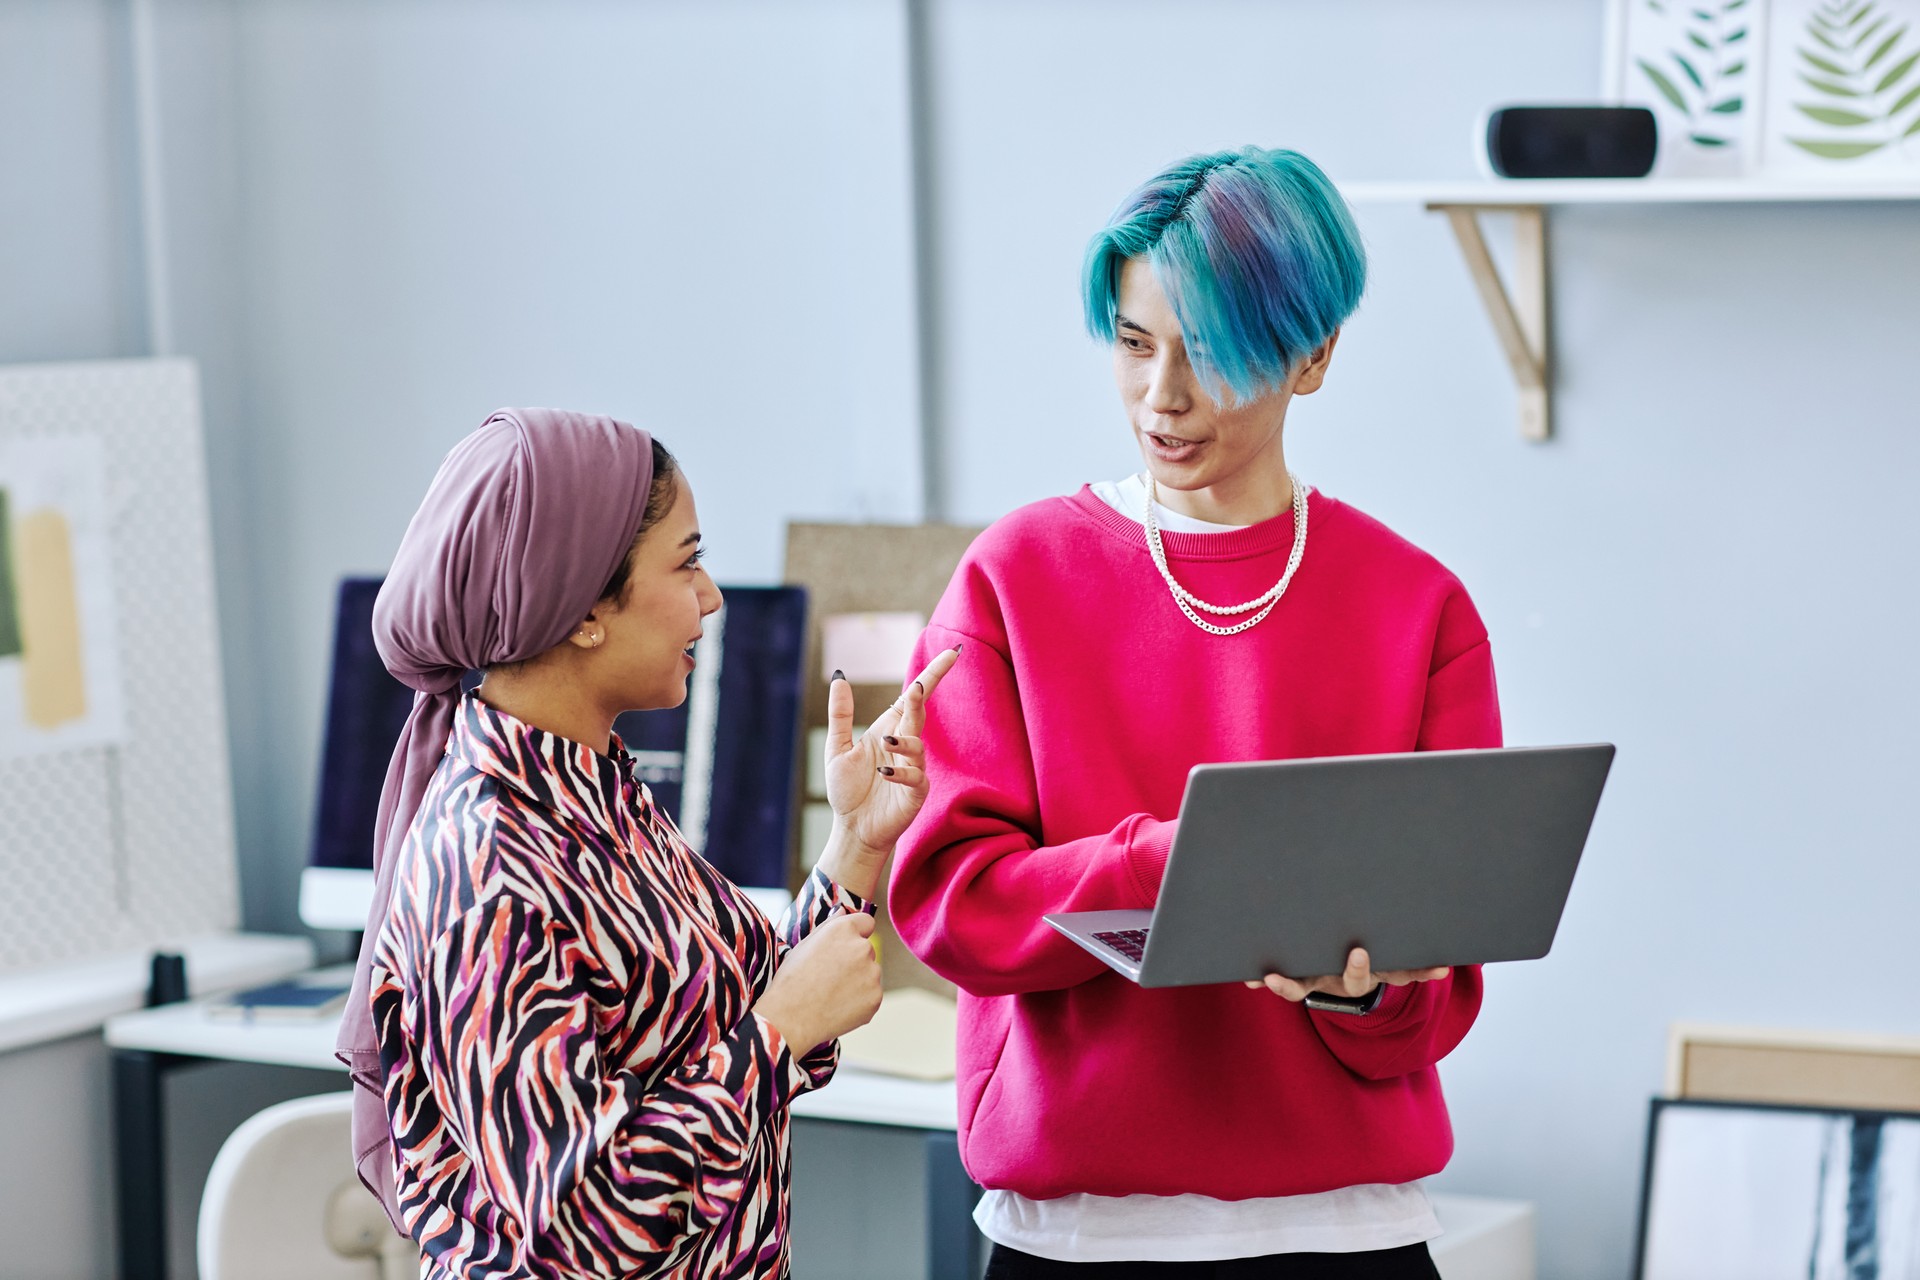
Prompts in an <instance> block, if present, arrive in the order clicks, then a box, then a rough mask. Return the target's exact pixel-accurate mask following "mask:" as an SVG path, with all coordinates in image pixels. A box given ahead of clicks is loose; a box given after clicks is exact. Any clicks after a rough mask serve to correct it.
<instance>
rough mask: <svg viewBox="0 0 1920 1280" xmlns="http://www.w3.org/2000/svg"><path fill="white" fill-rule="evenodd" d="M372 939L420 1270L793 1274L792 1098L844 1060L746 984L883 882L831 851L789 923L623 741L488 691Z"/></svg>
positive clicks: (403, 1182)
mask: <svg viewBox="0 0 1920 1280" xmlns="http://www.w3.org/2000/svg"><path fill="white" fill-rule="evenodd" d="M400 856H401V857H402V859H403V861H401V862H400V864H399V865H397V866H396V867H395V869H394V881H393V901H392V906H391V908H390V910H389V912H388V915H387V919H386V923H385V925H384V926H383V927H382V929H381V931H380V935H379V938H378V942H377V949H376V951H375V955H374V960H373V993H372V1001H373V1015H374V1025H375V1026H376V1027H377V1028H378V1031H379V1040H380V1059H381V1063H382V1065H383V1067H384V1068H385V1071H386V1089H385V1098H386V1109H387V1116H388V1122H389V1124H390V1125H391V1127H392V1132H393V1142H394V1152H395V1163H396V1165H397V1168H396V1171H395V1172H396V1182H397V1187H398V1192H399V1200H400V1205H401V1213H402V1219H403V1221H404V1223H405V1225H406V1228H407V1230H408V1232H409V1233H410V1234H411V1235H412V1236H413V1237H414V1238H415V1239H416V1240H417V1241H419V1243H420V1246H421V1250H422V1253H423V1260H422V1264H421V1274H422V1276H425V1277H430V1278H432V1280H448V1278H451V1277H459V1278H460V1280H480V1278H481V1277H488V1278H491V1277H558V1276H596V1277H600V1276H608V1277H613V1276H649V1277H651V1276H671V1277H675V1278H676V1280H678V1278H680V1277H686V1278H688V1280H693V1278H695V1277H698V1278H700V1280H708V1278H718V1277H723V1276H724V1277H749V1276H752V1277H761V1276H766V1277H780V1276H785V1275H786V1274H787V1246H786V1239H787V1230H786V1225H787V1178H788V1172H789V1168H790V1157H789V1153H788V1146H787V1125H788V1120H787V1104H788V1103H789V1102H790V1101H792V1099H793V1098H794V1097H795V1096H797V1095H798V1094H800V1093H803V1092H805V1091H807V1090H809V1089H813V1088H817V1087H819V1086H820V1085H822V1084H825V1083H826V1082H827V1080H828V1079H830V1078H831V1077H832V1075H833V1069H834V1065H835V1062H836V1055H837V1046H836V1045H834V1044H831V1043H829V1044H828V1045H826V1046H823V1047H822V1048H821V1049H820V1050H819V1051H818V1052H815V1053H813V1054H811V1055H809V1056H807V1057H804V1058H795V1057H794V1055H793V1053H792V1051H791V1050H790V1048H789V1046H787V1045H786V1044H785V1043H784V1042H783V1041H782V1039H781V1038H780V1035H779V1033H778V1032H776V1031H775V1030H774V1029H773V1027H772V1026H771V1025H770V1024H769V1023H767V1022H766V1021H765V1020H764V1019H762V1018H761V1017H759V1015H757V1014H755V1013H753V1012H752V1011H751V1006H752V1004H753V1002H754V1000H755V999H756V998H757V997H758V995H759V993H760V992H761V991H762V990H764V989H765V987H766V985H767V982H768V981H769V979H770V978H771V977H772V975H773V971H774V969H775V967H776V966H777V965H778V964H779V963H780V959H781V957H782V956H783V955H784V954H785V953H786V950H787V949H788V948H789V947H791V946H793V945H794V944H795V943H796V942H798V941H799V939H800V938H801V937H803V936H805V934H806V933H807V932H808V931H809V930H811V929H812V928H813V927H814V926H816V925H818V924H820V923H821V922H822V921H824V920H826V919H828V918H829V917H830V916H832V915H834V914H836V913H837V912H841V911H870V910H872V907H871V904H869V903H867V902H866V901H864V900H862V899H860V898H858V897H856V896H854V895H853V894H850V893H848V892H847V891H846V890H844V889H841V888H840V887H839V886H837V885H835V884H834V883H833V882H832V881H830V880H828V879H827V878H826V876H825V875H823V874H820V873H818V872H816V873H815V874H814V876H813V877H812V878H811V879H809V880H808V882H807V884H806V887H805V889H804V890H802V892H801V894H800V896H799V899H798V901H796V902H795V903H794V906H793V909H792V910H791V911H789V912H788V914H787V916H786V917H785V918H784V919H783V920H782V922H781V924H780V925H779V926H778V927H777V928H776V927H775V926H773V925H771V924H769V923H768V922H767V920H766V919H765V917H763V916H762V915H761V914H760V913H759V912H758V911H757V910H756V909H755V908H754V907H753V905H752V904H751V903H750V902H748V900H747V899H746V897H745V895H743V894H741V893H740V892H739V891H738V890H736V889H735V888H734V886H733V885H732V884H731V883H729V882H728V881H727V880H726V879H725V878H724V877H722V876H721V875H720V874H719V873H718V872H716V871H715V870H714V869H713V868H712V867H711V866H709V865H708V864H707V863H706V862H705V861H704V860H703V859H701V858H700V857H699V856H698V855H697V854H695V853H694V852H693V851H692V850H691V849H689V848H688V847H687V845H686V842H685V841H684V840H682V839H681V837H680V833H679V831H677V830H676V829H675V828H674V825H673V823H672V821H671V820H670V819H669V818H668V817H667V816H666V815H665V814H664V813H662V812H661V811H660V810H659V809H657V808H655V807H654V803H653V797H652V796H651V795H650V794H649V793H648V791H647V789H646V787H645V786H643V785H640V784H638V783H636V782H635V781H634V779H633V775H632V768H631V761H630V759H629V758H628V756H627V755H626V752H625V750H624V749H623V748H622V747H621V746H620V743H619V740H618V739H617V738H616V739H615V740H614V743H613V747H612V751H611V754H610V755H604V756H603V755H600V754H598V753H597V752H594V751H592V750H591V749H589V748H587V747H584V746H582V745H580V744H579V743H575V742H570V741H568V740H566V739H563V738H559V737H556V736H555V735H553V734H549V733H545V732H543V731H541V730H538V729H535V728H533V727H532V726H531V725H527V724H524V723H522V722H521V721H518V720H515V719H513V718H512V717H510V716H507V715H504V714H502V713H501V712H499V711H496V710H495V709H493V708H491V707H489V706H488V705H487V704H486V703H484V702H481V701H480V700H479V699H478V698H477V697H475V696H473V695H472V694H469V695H468V696H467V697H466V698H465V699H464V700H463V702H462V703H461V706H460V709H459V712H458V714H457V715H456V717H455V721H454V729H453V734H452V736H451V738H450V739H449V741H448V743H447V758H446V759H445V760H444V761H442V762H441V765H440V768H439V770H438V772H437V773H435V775H434V777H433V781H432V783H431V785H430V786H429V788H428V790H427V793H426V797H425V800H424V801H423V803H422V805H421V808H420V814H419V816H418V817H417V818H416V819H415V820H414V823H413V826H412V828H411V830H410V832H409V834H408V838H407V841H406V844H405V847H404V850H403V852H402V854H401V855H400Z"/></svg>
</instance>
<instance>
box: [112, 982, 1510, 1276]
mask: <svg viewBox="0 0 1920 1280" xmlns="http://www.w3.org/2000/svg"><path fill="white" fill-rule="evenodd" d="M351 974H352V970H351V968H349V967H346V966H342V967H340V968H338V969H335V970H315V971H313V975H312V976H314V977H316V978H318V977H323V976H337V977H339V978H341V979H343V980H344V979H346V978H348V977H350V976H351ZM334 1035H335V1028H334V1025H333V1023H332V1022H331V1021H327V1022H310V1023H274V1022H267V1023H246V1022H233V1021H228V1020H224V1019H217V1018H213V1017H210V1016H209V1015H208V1013H207V1011H206V1002H205V1001H192V1002H189V1003H185V1004H174V1005H165V1006H162V1007H161V1008H157V1009H145V1010H142V1011H140V1012H138V1013H128V1014H123V1015H121V1016H120V1017H117V1018H113V1019H111V1020H110V1021H108V1023H107V1024H106V1040H107V1044H108V1045H109V1046H110V1047H111V1048H112V1050H113V1054H114V1124H115V1126H116V1130H117V1143H116V1150H115V1158H116V1162H117V1163H118V1164H119V1166H120V1167H119V1169H118V1170H117V1175H118V1185H119V1187H120V1189H121V1196H120V1204H119V1209H118V1212H119V1215H120V1241H121V1259H122V1262H121V1280H145V1278H147V1277H152V1280H164V1272H165V1269H166V1262H165V1259H166V1247H165V1246H166V1241H165V1222H166V1215H165V1210H166V1205H165V1199H164V1197H165V1188H164V1186H163V1185H162V1177H161V1174H162V1171H163V1170H164V1168H165V1160H164V1158H163V1157H164V1152H165V1147H164V1145H163V1144H164V1134H163V1131H162V1128H161V1125H160V1081H161V1079H162V1077H163V1076H164V1074H165V1073H166V1072H167V1071H168V1070H171V1069H174V1068H176V1067H179V1066H182V1065H186V1064H189V1063H192V1062H196V1061H200V1062H205V1061H227V1062H258V1063H264V1064H267V1065H271V1066H284V1067H311V1068H319V1069H320V1070H323V1071H337V1072H339V1073H341V1075H342V1077H344V1076H345V1074H346V1068H345V1067H344V1066H342V1065H341V1063H340V1061H339V1059H337V1058H335V1057H334V1056H333V1041H334ZM793 1114H794V1115H795V1116H798V1117H801V1118H803V1119H808V1120H827V1121H838V1122H842V1123H850V1124H867V1125H883V1126H888V1127H892V1128H900V1129H912V1130H920V1131H922V1132H923V1133H924V1134H925V1148H924V1151H925V1160H926V1179H927V1276H928V1280H974V1277H976V1276H978V1275H979V1274H980V1271H981V1267H982V1261H983V1258H982V1250H983V1248H984V1242H983V1241H982V1239H981V1237H980V1233H979V1232H978V1230H976V1229H975V1227H974V1225H973V1206H974V1204H975V1202H976V1201H977V1200H978V1198H979V1195H980V1190H979V1188H978V1187H976V1186H975V1185H974V1184H973V1182H972V1181H971V1180H970V1179H968V1177H967V1175H966V1171H965V1170H964V1169H963V1168H962V1167H961V1164H960V1147H959V1142H958V1139H957V1138H956V1136H955V1133H954V1129H955V1100H954V1091H953V1083H952V1081H940V1082H935V1083H929V1082H926V1081H919V1080H902V1079H899V1078H897V1077H893V1076H883V1075H875V1074H872V1073H870V1072H865V1071H857V1070H855V1069H853V1068H851V1067H843V1068H841V1070H840V1071H839V1072H838V1073H836V1074H835V1076H834V1079H833V1082H832V1083H831V1084H829V1085H828V1086H827V1087H826V1088H824V1089H820V1090H816V1091H815V1092H813V1093H809V1094H805V1095H802V1096H801V1097H800V1098H799V1099H797V1100H796V1101H795V1102H794V1104H793ZM143 1170H144V1171H145V1172H144V1173H141V1172H140V1171H143ZM1433 1205H1434V1212H1435V1214H1436V1215H1437V1216H1438V1217H1439V1219H1440V1223H1441V1226H1442V1227H1443V1228H1444V1229H1445V1231H1446V1234H1445V1235H1443V1236H1441V1237H1440V1238H1439V1239H1438V1240H1435V1241H1434V1242H1433V1245H1432V1249H1433V1257H1434V1265H1435V1266H1436V1267H1437V1268H1438V1269H1439V1271H1440V1274H1441V1276H1442V1277H1443V1280H1534V1274H1535V1273H1534V1214H1533V1206H1532V1205H1530V1204H1527V1203H1525V1202H1522V1201H1513V1200H1494V1199H1487V1198H1483V1197H1479V1196H1456V1195H1441V1194H1435V1195H1434V1196H1433ZM129 1240H133V1241H135V1242H146V1243H142V1244H140V1251H139V1252H137V1253H129V1251H128V1242H129Z"/></svg>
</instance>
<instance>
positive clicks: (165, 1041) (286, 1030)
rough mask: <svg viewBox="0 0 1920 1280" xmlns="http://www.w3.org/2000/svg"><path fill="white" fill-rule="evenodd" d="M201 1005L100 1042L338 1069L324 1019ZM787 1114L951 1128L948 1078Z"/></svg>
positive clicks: (811, 1102)
mask: <svg viewBox="0 0 1920 1280" xmlns="http://www.w3.org/2000/svg"><path fill="white" fill-rule="evenodd" d="M351 972H352V971H351V969H349V968H347V967H345V966H342V967H340V968H338V969H317V970H314V971H313V972H312V975H311V976H312V977H314V978H322V977H329V976H335V975H338V976H340V977H343V978H344V977H346V976H348V975H350V974H351ZM206 1006H207V1002H206V1001H200V1000H194V1001H188V1002H187V1003H185V1004H173V1005H163V1006H162V1007H160V1008H158V1009H142V1010H140V1011H139V1012H137V1013H124V1014H121V1015H120V1016H119V1017H117V1018H113V1019H110V1020H109V1021H108V1022H107V1026H106V1039H107V1043H108V1044H109V1045H111V1046H113V1047H114V1048H116V1049H147V1050H151V1051H154V1052H157V1053H177V1054H182V1055H184V1056H187V1057H193V1058H219V1059H222V1060H225V1061H229V1062H260V1063H266V1064H269V1065H272V1066H281V1067H312V1068H316V1069H318V1070H321V1071H339V1072H342V1073H344V1072H345V1071H346V1068H345V1067H344V1066H342V1065H341V1063H340V1060H339V1059H338V1058H335V1057H334V1056H333V1041H334V1036H335V1035H336V1034H337V1031H338V1024H337V1023H336V1022H335V1020H333V1019H331V1018H328V1019H323V1020H320V1021H315V1022H237V1021H233V1020H231V1019H225V1018H216V1017H214V1016H212V1015H211V1014H209V1013H208V1012H207V1007H206ZM793 1113H794V1114H795V1115H796V1116H800V1117H803V1118H805V1119H809V1120H841V1121H847V1122H849V1123H853V1124H885V1125H898V1126H901V1127H903V1128H909V1129H952V1128H954V1127H955V1124H956V1111H955V1104H954V1092H953V1082H952V1081H951V1080H943V1081H936V1082H928V1081H924V1080H905V1079H901V1078H899V1077H896V1076H884V1075H879V1074H876V1073H873V1072H868V1071H856V1070H854V1069H852V1068H850V1067H842V1068H841V1069H840V1070H839V1071H838V1072H836V1073H835V1075H834V1078H833V1082H832V1083H831V1084H829V1085H828V1086H827V1087H826V1088H824V1089H817V1090H815V1091H814V1092H812V1093H808V1094H804V1095H802V1096H801V1097H800V1098H799V1099H797V1100H796V1101H795V1102H794V1104H793Z"/></svg>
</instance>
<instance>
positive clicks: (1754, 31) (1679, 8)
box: [1606, 0, 1767, 178]
mask: <svg viewBox="0 0 1920 1280" xmlns="http://www.w3.org/2000/svg"><path fill="white" fill-rule="evenodd" d="M1766 7H1767V6H1766V0H1614V4H1613V6H1612V8H1611V10H1610V12H1609V15H1608V23H1609V28H1610V32H1609V45H1608V70H1607V79H1608V81H1609V83H1608V85H1607V86H1606V88H1607V93H1608V96H1609V98H1610V99H1611V100H1612V101H1616V102H1627V103H1633V104H1636V105H1640V106H1645V107H1648V108H1650V109H1652V111H1653V113H1654V118H1655V120H1656V121H1657V122H1658V124H1659V129H1660V155H1659V159H1658V161H1657V162H1656V163H1655V165H1654V175H1655V176H1656V177H1665V178H1676V177H1737V176H1739V175H1741V174H1745V173H1748V172H1751V171H1752V169H1753V168H1754V167H1755V164H1756V160H1757V152H1758V140H1759V128H1758V123H1757V120H1758V110H1757V107H1756V98H1757V92H1756V90H1757V88H1758V86H1759V84H1760V74H1761V72H1760V64H1761V58H1762V50H1763V48H1764V44H1765V42H1764V40H1763V38H1762V37H1763V34H1764V31H1765V20H1766Z"/></svg>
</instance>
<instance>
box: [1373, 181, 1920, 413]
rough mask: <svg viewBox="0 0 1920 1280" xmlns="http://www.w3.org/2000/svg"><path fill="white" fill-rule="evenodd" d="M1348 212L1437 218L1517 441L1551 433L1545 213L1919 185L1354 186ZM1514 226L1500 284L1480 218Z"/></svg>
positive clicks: (1782, 198)
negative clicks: (1495, 355)
mask: <svg viewBox="0 0 1920 1280" xmlns="http://www.w3.org/2000/svg"><path fill="white" fill-rule="evenodd" d="M1340 190H1341V193H1342V194H1343V195H1345V196H1346V198H1347V200H1348V201H1349V202H1350V203H1352V204H1418V205H1422V206H1424V207H1425V208H1426V209H1427V211H1428V212H1430V213H1439V214H1444V215H1446V218H1447V221H1448V222H1449V223H1450V224H1451V225H1452V227H1453V233H1454V238H1455V239H1456V240H1457V241H1458V242H1459V244H1460V252H1461V256H1462V257H1464V258H1465V259H1466V263H1467V270H1468V272H1469V273H1470V274H1471V275H1472V276H1473V283H1474V287H1475V288H1476V289H1477V290H1479V293H1480V301H1481V303H1482V304H1483V305H1484V306H1485V307H1486V309H1487V317H1488V319H1490V320H1491V321H1492V322H1493V331H1494V335H1495V336H1496V337H1497V338H1498V339H1499V340H1500V348H1501V350H1502V351H1503V352H1504V353H1505V354H1506V357H1507V364H1508V365H1509V366H1510V367H1511V368H1512V370H1513V380H1514V383H1515V385H1516V387H1517V388H1518V390H1519V408H1520V434H1521V435H1522V436H1523V437H1524V438H1526V439H1528V440H1532V441H1544V440H1548V439H1550V438H1552V435H1553V346H1552V343H1551V341H1550V335H1549V332H1548V317H1549V314H1550V308H1549V300H1550V299H1551V297H1552V264H1551V259H1550V257H1549V255H1548V253H1547V210H1548V209H1549V208H1552V207H1553V206H1555V205H1590V204H1591V205H1598V204H1763V203H1764V204H1828V203H1833V202H1837V201H1848V202H1859V201H1902V200H1905V201H1920V181H1913V180H1907V181H1902V182H1888V181H1879V182H1858V181H1856V182H1850V183H1845V184H1840V183H1822V184H1819V185H1814V184H1811V183H1804V182H1801V183H1796V182H1778V181H1773V182H1763V181H1753V180H1747V179H1706V178H1696V179H1679V178H1596V179H1586V180H1581V179H1565V180H1555V179H1538V180H1535V179H1502V178H1489V179H1484V180H1481V181H1477V182H1428V183H1421V182H1354V183H1345V184H1342V185H1341V187H1340ZM1486 214H1502V215H1506V216H1510V217H1512V218H1513V220H1514V266H1513V280H1512V281H1511V283H1510V284H1509V283H1508V282H1506V281H1503V280H1502V279H1501V277H1500V272H1499V270H1498V268H1496V267H1495V266H1494V262H1493V255H1492V254H1491V253H1489V252H1488V250H1487V242H1486V237H1485V235H1484V234H1483V233H1482V228H1481V221H1480V219H1481V217H1482V216H1483V215H1486Z"/></svg>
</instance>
